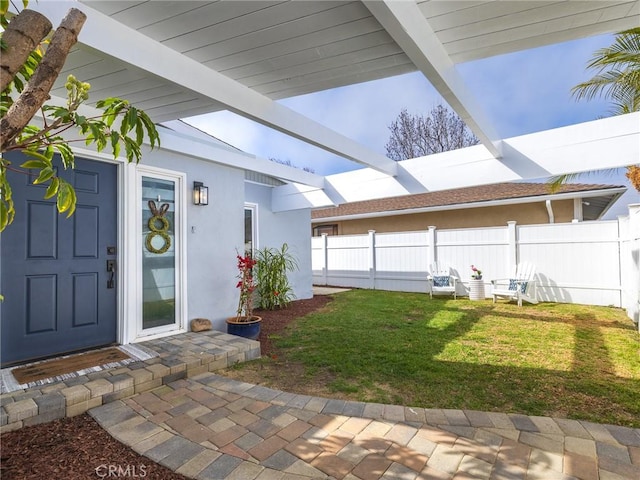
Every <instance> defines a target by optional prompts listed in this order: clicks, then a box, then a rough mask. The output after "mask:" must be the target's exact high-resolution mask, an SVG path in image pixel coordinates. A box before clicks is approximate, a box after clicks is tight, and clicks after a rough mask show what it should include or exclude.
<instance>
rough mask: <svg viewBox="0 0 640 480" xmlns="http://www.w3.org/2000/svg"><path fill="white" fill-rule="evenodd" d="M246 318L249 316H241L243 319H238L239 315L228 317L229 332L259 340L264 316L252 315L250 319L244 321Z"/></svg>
mask: <svg viewBox="0 0 640 480" xmlns="http://www.w3.org/2000/svg"><path fill="white" fill-rule="evenodd" d="M246 318H247V317H240V320H241V321H238V317H229V318H227V333H229V334H231V335H237V336H238V337H244V338H249V339H251V340H257V339H258V337H259V336H260V325H261V324H262V317H259V316H257V315H252V316H251V317H250V318H249V319H248V320H246V321H243V320H244V319H246Z"/></svg>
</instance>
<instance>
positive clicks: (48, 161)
mask: <svg viewBox="0 0 640 480" xmlns="http://www.w3.org/2000/svg"><path fill="white" fill-rule="evenodd" d="M23 153H24V154H25V155H27V156H29V157H32V158H35V159H36V160H37V161H40V162H43V163H44V164H45V165H44V166H45V167H50V166H51V159H52V156H50V155H46V152H45V155H43V154H42V153H40V152H37V151H35V150H32V149H30V148H29V149H26V150H23ZM30 161H31V160H27V161H26V162H25V163H29V162H30ZM25 163H23V164H22V167H23V168H42V167H39V166H37V167H25V166H24V164H25Z"/></svg>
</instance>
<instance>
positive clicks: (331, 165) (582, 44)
mask: <svg viewBox="0 0 640 480" xmlns="http://www.w3.org/2000/svg"><path fill="white" fill-rule="evenodd" d="M613 39H614V37H613V35H599V36H594V37H588V38H585V39H580V40H574V41H571V42H565V43H561V44H555V45H550V46H546V47H540V48H536V49H531V50H525V51H521V52H515V53H511V54H506V55H500V56H495V57H490V58H487V59H482V60H478V61H474V62H466V63H462V64H458V65H457V67H456V68H457V70H458V73H459V74H460V75H461V76H462V78H463V80H464V82H465V84H466V88H468V89H469V90H470V91H471V92H472V93H473V94H474V96H475V97H476V99H477V100H478V102H479V103H480V107H481V108H482V109H483V110H484V112H485V115H486V116H487V117H488V118H489V120H490V121H491V122H492V123H493V125H494V127H495V128H496V130H497V133H498V135H499V136H500V137H501V138H509V137H514V136H518V135H524V134H528V133H533V132H537V131H542V130H548V129H552V128H557V127H561V126H565V125H571V124H575V123H581V122H587V121H591V120H595V119H597V118H601V117H606V116H609V111H610V108H611V107H610V104H609V102H607V101H606V100H603V99H599V98H596V99H593V100H590V101H585V100H581V101H577V100H576V99H575V98H573V97H572V96H571V93H570V91H571V87H573V86H574V85H576V84H578V83H580V82H582V81H585V80H588V79H589V78H591V76H593V74H594V72H593V71H588V70H586V65H587V64H588V62H589V60H590V58H591V57H592V55H593V53H594V52H595V51H596V50H598V49H600V48H603V47H606V46H609V45H611V44H612V43H613ZM279 103H281V104H283V105H285V106H287V107H289V108H291V109H292V110H295V111H297V112H299V113H302V114H304V115H306V116H308V117H309V118H311V119H313V120H315V121H317V122H319V123H321V124H323V125H326V126H327V127H329V128H332V129H334V130H336V131H337V132H340V133H341V134H343V135H345V136H346V137H349V138H351V139H354V140H356V141H358V142H360V143H362V144H364V145H366V146H367V147H368V148H370V149H371V150H374V151H376V152H378V153H381V154H383V155H384V154H385V153H386V152H385V144H386V143H387V142H388V140H389V126H390V125H391V123H392V122H393V121H394V120H395V119H396V118H397V116H398V115H399V113H400V111H401V110H402V109H407V110H408V112H409V113H411V114H419V115H427V114H428V112H429V111H430V110H431V109H432V108H433V107H435V106H436V105H438V104H439V103H443V104H445V105H446V103H445V102H444V101H443V99H442V97H441V96H440V95H439V94H438V93H437V91H436V90H435V89H434V88H433V87H432V86H431V84H430V83H429V82H428V81H427V80H426V79H425V78H424V77H423V76H422V74H420V73H417V72H416V73H410V74H405V75H399V76H396V77H391V78H386V79H382V80H376V81H371V82H366V83H360V84H357V85H351V86H347V87H341V88H336V89H332V90H326V91H323V92H317V93H313V94H308V95H301V96H297V97H292V98H288V99H283V100H280V101H279ZM185 121H187V122H188V123H190V124H192V125H193V126H195V127H197V128H199V129H201V130H203V131H205V132H207V133H209V134H211V135H213V136H215V137H217V138H219V139H221V140H223V141H225V142H227V143H229V144H231V145H233V146H235V147H237V148H239V149H241V150H243V151H245V152H248V153H252V154H254V155H257V156H259V157H263V158H277V159H279V160H281V161H290V162H291V163H292V164H293V165H295V166H297V167H300V168H302V167H309V168H311V169H313V171H314V172H315V173H317V174H319V175H331V174H334V173H340V172H345V171H349V170H354V169H358V168H362V166H361V165H358V164H356V163H354V162H351V161H348V160H345V159H343V158H340V157H338V156H336V155H333V154H331V153H329V152H326V151H324V150H322V149H319V148H317V147H313V146H311V145H308V144H306V143H304V142H302V141H300V140H296V139H293V138H291V137H289V136H287V135H285V134H282V133H279V132H277V131H275V130H272V129H269V128H267V127H264V126H262V125H260V124H258V123H255V122H253V121H252V120H248V119H245V118H243V117H241V116H238V115H235V114H233V113H231V112H226V111H225V112H217V113H213V114H207V115H200V116H197V117H191V118H189V119H186V120H185ZM575 181H577V182H581V183H606V184H615V185H624V186H626V187H627V188H628V190H627V193H626V194H625V195H624V196H623V197H622V198H621V199H620V200H618V202H616V204H615V205H614V207H613V208H612V209H611V210H610V211H609V213H608V214H607V215H606V216H605V218H606V219H612V218H616V216H617V215H624V214H627V213H628V210H627V207H626V205H627V204H629V203H640V194H639V193H638V192H637V191H636V190H635V189H634V188H633V187H632V186H631V185H630V183H629V181H628V179H627V178H626V177H625V176H624V171H623V170H620V171H619V172H616V173H614V174H611V173H603V174H591V175H586V176H585V175H583V176H581V177H580V178H579V179H577V180H575Z"/></svg>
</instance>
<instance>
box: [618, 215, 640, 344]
mask: <svg viewBox="0 0 640 480" xmlns="http://www.w3.org/2000/svg"><path fill="white" fill-rule="evenodd" d="M628 208H629V223H628V228H627V232H628V238H627V239H626V240H627V241H628V242H629V248H628V250H627V251H628V252H629V255H628V257H627V258H626V259H625V258H621V259H620V265H621V266H622V265H627V266H628V269H627V275H625V276H623V277H622V278H621V280H622V282H623V284H622V291H623V292H624V291H627V292H628V294H629V296H630V298H629V304H628V306H627V315H628V316H629V318H631V320H633V322H634V323H635V324H636V326H637V327H638V331H639V332H640V203H634V204H631V205H629V206H628ZM625 284H626V285H625Z"/></svg>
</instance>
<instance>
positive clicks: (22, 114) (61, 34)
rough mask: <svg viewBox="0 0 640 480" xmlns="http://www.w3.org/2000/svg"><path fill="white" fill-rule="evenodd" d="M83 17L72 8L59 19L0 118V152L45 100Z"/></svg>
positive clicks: (76, 39) (72, 43) (78, 11)
mask: <svg viewBox="0 0 640 480" xmlns="http://www.w3.org/2000/svg"><path fill="white" fill-rule="evenodd" d="M16 18H17V17H16ZM86 18H87V16H86V15H85V14H84V13H82V12H81V11H80V10H77V9H75V8H72V9H71V10H69V12H68V13H67V15H66V16H65V17H64V19H63V20H62V22H60V26H59V27H58V28H57V29H56V32H55V33H54V34H53V38H52V39H51V43H50V44H49V46H48V48H47V51H46V53H45V55H44V57H43V58H42V61H41V62H40V65H38V68H36V71H35V72H34V73H33V76H32V77H31V80H29V83H28V84H27V86H26V87H25V89H24V91H23V92H22V94H21V95H20V97H18V99H17V100H16V101H15V102H14V104H13V105H12V106H11V108H10V109H9V111H8V112H7V114H6V115H5V116H4V117H3V118H2V120H1V121H0V152H4V151H6V150H7V148H8V147H9V146H10V145H11V143H12V142H13V141H14V140H15V138H16V137H17V136H18V135H19V134H20V132H22V130H23V129H24V127H25V126H26V125H27V124H28V123H29V122H30V121H31V119H32V118H33V116H34V115H35V114H36V112H37V111H38V110H39V109H40V107H42V105H43V104H44V102H46V101H47V100H48V99H49V92H50V91H51V88H52V87H53V84H54V82H55V81H56V79H57V78H58V75H59V74H60V70H61V69H62V67H63V65H64V62H65V60H66V58H67V55H68V54H69V50H71V47H73V45H75V43H76V42H77V41H78V34H79V33H80V30H81V29H82V26H83V25H84V22H85V20H86Z"/></svg>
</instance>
